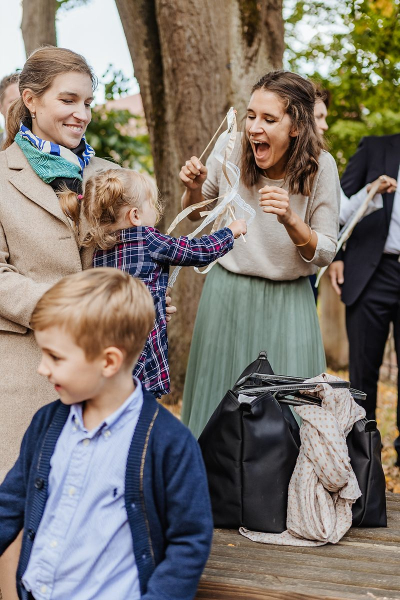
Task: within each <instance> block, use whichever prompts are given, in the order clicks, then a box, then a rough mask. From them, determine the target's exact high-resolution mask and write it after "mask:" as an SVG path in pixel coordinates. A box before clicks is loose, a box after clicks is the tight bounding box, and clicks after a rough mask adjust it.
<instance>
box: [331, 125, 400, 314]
mask: <svg viewBox="0 0 400 600" xmlns="http://www.w3.org/2000/svg"><path fill="white" fill-rule="evenodd" d="M399 163H400V134H396V135H384V136H381V137H377V136H371V137H365V138H363V139H362V140H361V142H360V144H359V146H358V148H357V152H356V153H355V154H354V156H352V157H351V159H350V160H349V164H348V166H347V168H346V171H345V173H344V175H343V177H342V180H341V186H342V189H343V191H344V193H345V194H346V196H348V197H350V196H352V195H353V194H355V193H357V192H358V191H359V190H360V189H362V188H363V187H364V186H365V185H366V184H367V183H371V182H372V181H375V179H377V178H378V177H379V176H380V175H388V176H389V177H393V178H394V179H397V175H398V171H399ZM393 199H394V193H392V194H383V208H382V209H381V210H377V211H376V212H373V213H372V214H370V215H368V216H367V217H364V219H363V220H362V221H361V222H360V223H359V224H358V225H357V226H356V227H355V229H354V231H353V233H352V234H351V236H350V238H349V240H348V241H347V244H346V249H345V251H343V252H342V253H341V254H340V255H338V256H337V259H339V258H340V259H343V260H344V264H345V272H344V284H343V288H342V300H343V302H344V303H345V304H346V305H347V306H350V305H352V304H354V302H356V300H358V298H359V297H360V294H361V293H362V291H363V290H364V288H365V286H366V285H367V283H368V281H369V280H370V279H371V277H372V275H373V274H374V272H375V270H376V268H377V266H378V264H379V261H380V259H381V256H382V253H383V249H384V247H385V242H386V238H387V236H388V232H389V224H390V219H391V215H392V209H393Z"/></svg>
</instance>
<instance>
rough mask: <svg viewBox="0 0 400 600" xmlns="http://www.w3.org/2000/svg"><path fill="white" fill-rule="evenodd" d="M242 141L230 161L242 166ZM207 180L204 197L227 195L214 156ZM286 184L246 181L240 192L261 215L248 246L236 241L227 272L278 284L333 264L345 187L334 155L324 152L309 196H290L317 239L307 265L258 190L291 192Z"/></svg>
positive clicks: (227, 260) (222, 261) (250, 230)
mask: <svg viewBox="0 0 400 600" xmlns="http://www.w3.org/2000/svg"><path fill="white" fill-rule="evenodd" d="M240 153H241V139H240V136H237V141H236V144H235V148H234V150H233V152H232V155H231V157H230V159H229V160H230V161H231V162H233V163H235V164H236V165H239V164H240ZM207 169H208V176H207V180H206V181H205V183H204V185H203V196H204V198H205V199H207V198H210V199H211V198H216V197H218V196H221V195H222V194H224V193H225V192H226V188H227V181H226V179H225V177H224V175H223V173H222V168H221V163H220V162H219V161H218V160H216V159H215V158H214V156H213V153H212V154H211V155H210V157H209V159H208V160H207ZM282 184H283V180H272V179H268V178H266V177H260V180H259V182H258V183H257V184H256V185H255V186H253V187H252V188H251V189H248V188H246V187H245V186H244V185H243V183H242V182H240V186H239V194H240V195H241V196H242V198H243V199H244V200H245V201H246V202H247V203H248V204H250V206H252V207H253V208H254V210H255V211H256V216H255V219H254V221H253V222H252V223H251V224H250V225H249V227H248V232H247V235H246V242H247V243H246V244H245V243H244V242H243V240H241V239H238V240H235V246H234V248H233V250H232V251H231V252H228V254H226V255H225V256H224V257H223V258H220V259H219V261H218V262H219V263H220V264H221V265H222V266H223V267H224V268H225V269H227V270H228V271H231V272H232V273H238V274H241V275H253V276H256V277H263V278H266V279H272V280H275V281H287V280H293V279H297V278H299V277H304V276H307V275H311V274H313V273H315V272H316V271H317V268H318V267H324V266H325V265H328V264H330V263H331V262H332V260H333V258H334V256H335V253H336V242H337V236H338V227H339V220H338V219H339V207H340V184H339V176H338V172H337V168H336V164H335V161H334V159H333V157H332V156H331V155H330V154H329V153H328V152H325V151H323V152H321V155H320V159H319V169H318V173H317V175H316V177H315V180H314V185H313V189H312V191H311V195H310V196H302V195H300V194H297V195H291V196H290V204H291V208H292V210H293V211H294V212H296V213H297V214H298V215H299V216H300V217H301V218H302V219H303V220H304V222H305V223H307V224H309V225H310V226H311V227H312V229H313V230H314V231H315V232H316V233H317V235H318V244H317V248H316V251H315V254H314V257H313V258H312V260H310V261H308V260H307V259H305V258H304V257H303V256H302V255H301V249H300V248H296V246H295V245H294V244H293V242H292V240H291V239H290V237H289V235H288V233H287V232H286V229H285V227H284V226H283V225H281V224H280V223H279V222H278V220H277V217H276V215H272V214H266V213H264V212H263V211H262V209H261V208H260V206H259V203H258V202H259V197H260V194H259V193H258V190H259V189H261V188H262V187H264V186H265V185H277V186H280V187H281V186H282V187H283V188H284V189H285V188H286V189H287V184H284V185H282Z"/></svg>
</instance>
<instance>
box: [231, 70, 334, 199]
mask: <svg viewBox="0 0 400 600" xmlns="http://www.w3.org/2000/svg"><path fill="white" fill-rule="evenodd" d="M257 90H263V91H266V92H273V93H274V94H276V95H277V96H278V97H279V99H280V100H281V102H282V103H283V106H284V109H285V113H286V114H288V115H289V117H290V119H291V121H292V124H293V129H296V130H297V131H298V135H297V136H296V137H291V138H290V143H289V158H288V162H287V164H286V172H285V181H286V182H287V183H288V185H289V193H290V194H302V195H304V196H309V195H310V193H311V188H312V185H313V182H314V178H315V175H316V174H317V171H318V158H319V155H320V152H321V150H322V149H324V148H325V146H324V141H323V140H322V139H321V137H320V136H319V135H318V131H317V127H316V124H315V117H314V104H315V88H314V86H313V84H312V83H311V82H310V81H307V80H306V79H304V78H303V77H301V76H300V75H296V73H291V72H290V71H272V72H271V73H267V75H264V77H262V78H261V79H260V80H259V81H258V82H257V83H256V84H255V85H254V86H253V89H252V90H251V93H252V94H253V93H254V92H255V91H257ZM240 170H241V178H242V181H243V183H244V185H245V186H246V187H247V188H251V187H252V186H253V185H255V184H256V183H257V182H258V180H259V177H260V175H265V172H264V170H263V169H260V168H259V167H258V166H257V164H256V161H255V159H254V154H253V150H252V148H251V145H250V142H249V139H248V137H247V135H243V147H242V158H241V164H240Z"/></svg>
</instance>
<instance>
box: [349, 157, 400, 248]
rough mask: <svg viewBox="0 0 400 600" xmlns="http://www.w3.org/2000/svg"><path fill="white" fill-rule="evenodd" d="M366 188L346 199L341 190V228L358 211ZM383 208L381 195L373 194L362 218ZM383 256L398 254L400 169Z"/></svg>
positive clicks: (399, 234)
mask: <svg viewBox="0 0 400 600" xmlns="http://www.w3.org/2000/svg"><path fill="white" fill-rule="evenodd" d="M367 194H368V192H367V186H365V187H363V188H362V189H361V190H360V191H359V192H357V194H354V195H353V196H351V198H347V196H346V195H345V194H344V192H343V190H341V200H340V216H339V221H340V225H341V226H343V227H344V226H345V225H347V224H348V223H349V221H350V219H351V218H352V217H353V215H354V213H355V212H356V211H357V210H358V208H359V207H360V206H361V204H362V203H363V202H364V200H365V198H366V197H367ZM381 208H383V197H382V194H375V196H374V197H373V198H372V200H371V202H370V203H369V205H368V208H367V211H366V212H365V214H364V217H366V216H367V215H370V214H371V213H373V212H375V211H376V210H379V209H381ZM383 252H384V253H385V254H400V167H399V172H398V174H397V189H396V191H395V194H394V201H393V210H392V216H391V219H390V225H389V233H388V236H387V239H386V243H385V248H384V250H383Z"/></svg>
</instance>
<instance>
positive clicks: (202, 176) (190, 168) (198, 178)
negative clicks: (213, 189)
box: [179, 156, 207, 190]
mask: <svg viewBox="0 0 400 600" xmlns="http://www.w3.org/2000/svg"><path fill="white" fill-rule="evenodd" d="M179 177H180V178H181V181H182V183H183V184H184V185H185V186H186V187H187V188H188V189H189V190H197V189H199V188H201V186H202V185H203V183H204V182H205V180H206V179H207V167H205V166H204V165H203V164H202V163H201V162H200V161H199V159H198V158H197V157H196V156H192V158H191V159H190V160H187V161H186V162H185V164H184V165H183V167H182V168H181V170H180V173H179Z"/></svg>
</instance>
